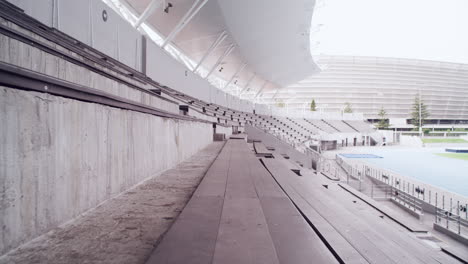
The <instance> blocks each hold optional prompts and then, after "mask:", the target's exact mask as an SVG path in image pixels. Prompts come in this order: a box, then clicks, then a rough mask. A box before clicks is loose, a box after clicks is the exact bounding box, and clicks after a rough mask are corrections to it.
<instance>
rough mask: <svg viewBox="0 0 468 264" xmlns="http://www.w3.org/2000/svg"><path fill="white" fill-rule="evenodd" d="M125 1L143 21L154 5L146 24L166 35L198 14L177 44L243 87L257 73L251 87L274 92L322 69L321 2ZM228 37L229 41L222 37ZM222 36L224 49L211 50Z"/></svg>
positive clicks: (187, 24)
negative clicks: (317, 31) (318, 47)
mask: <svg viewBox="0 0 468 264" xmlns="http://www.w3.org/2000/svg"><path fill="white" fill-rule="evenodd" d="M120 1H121V2H126V3H127V6H129V7H131V8H132V9H133V11H135V13H136V14H137V15H139V16H140V17H141V16H143V14H145V12H146V11H147V10H149V9H151V8H150V7H151V6H154V7H155V8H154V10H152V11H151V12H149V13H148V15H147V17H146V18H145V20H144V21H145V23H147V24H149V25H151V26H152V27H153V28H154V29H156V30H157V31H159V33H161V35H163V36H165V37H167V36H170V35H171V33H172V32H173V31H174V30H175V29H176V28H177V26H178V24H180V22H181V21H183V20H184V18H187V16H186V15H187V14H189V13H190V12H191V11H192V13H194V16H193V17H191V19H190V21H189V22H187V23H186V24H185V25H184V27H183V29H182V30H180V32H178V33H177V34H176V36H175V37H174V38H173V39H172V41H171V43H172V44H173V45H175V46H176V47H178V48H179V49H180V50H181V51H182V52H183V53H184V54H186V55H187V56H188V57H190V58H191V59H192V60H193V61H195V62H200V61H203V62H202V64H201V66H202V67H204V68H205V69H207V70H209V69H212V68H215V69H214V71H213V73H214V74H216V75H217V76H219V77H220V78H222V79H224V80H230V79H231V78H232V76H234V75H235V76H236V80H237V82H236V84H237V85H238V86H240V87H244V86H245V85H246V84H247V82H248V81H249V79H250V78H251V76H252V75H253V74H255V75H256V77H255V79H254V80H253V82H252V83H250V86H252V87H255V90H259V89H261V87H262V86H263V84H264V83H265V81H267V82H268V85H267V87H268V88H267V89H266V90H268V89H277V88H279V87H283V86H286V85H289V84H292V83H295V82H297V81H300V80H302V79H304V78H305V77H307V76H309V75H310V74H312V73H313V72H315V71H317V70H318V67H317V66H316V65H315V63H314V61H313V59H312V56H311V53H310V40H309V39H310V34H309V33H310V25H311V20H312V12H313V8H314V4H315V1H310V0H290V1H282V0H256V1H247V0H236V1H230V0H171V1H163V0H120ZM169 3H170V7H169V8H167V7H168V5H169ZM266 6H268V8H265V7H266ZM194 11H197V12H194ZM285 14H287V15H285ZM239 18H241V19H239ZM223 33H224V34H226V36H225V37H221V36H222V34H223ZM220 38H221V39H222V40H221V42H220V43H219V45H217V46H215V47H214V49H213V50H212V52H210V48H211V47H213V44H214V43H216V41H217V40H218V39H220ZM230 48H231V49H232V50H230V51H229V49H230ZM228 51H229V52H228ZM225 53H227V55H226V56H225V57H224V58H222V57H223V54H225ZM220 58H222V60H221V61H219V59H220ZM218 63H219V64H218ZM244 64H246V66H245V67H244V68H243V70H242V71H240V72H239V69H240V68H241V67H243V66H242V65H244ZM236 73H237V74H236Z"/></svg>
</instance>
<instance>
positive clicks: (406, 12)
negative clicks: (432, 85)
mask: <svg viewBox="0 0 468 264" xmlns="http://www.w3.org/2000/svg"><path fill="white" fill-rule="evenodd" d="M319 24H323V26H321V27H320V30H319V31H318V32H316V33H314V31H316V29H317V25H319ZM317 41H318V42H320V43H319V44H316V43H315V42H317ZM311 45H312V54H320V53H321V54H326V55H357V56H382V57H396V58H411V59H426V60H436V61H449V62H460V63H467V64H468V0H323V1H322V3H318V4H317V6H316V10H315V12H314V17H313V19H312V30H311Z"/></svg>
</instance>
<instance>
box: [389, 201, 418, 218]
mask: <svg viewBox="0 0 468 264" xmlns="http://www.w3.org/2000/svg"><path fill="white" fill-rule="evenodd" d="M390 201H391V202H392V203H393V204H395V205H397V206H398V207H400V208H401V209H403V210H405V212H407V213H409V214H410V215H412V216H414V217H416V218H417V219H418V220H421V218H422V217H423V214H421V213H418V212H416V211H414V210H411V208H409V207H408V206H406V205H404V204H402V203H400V202H398V201H397V200H396V199H395V198H390Z"/></svg>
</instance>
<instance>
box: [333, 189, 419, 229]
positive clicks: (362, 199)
mask: <svg viewBox="0 0 468 264" xmlns="http://www.w3.org/2000/svg"><path fill="white" fill-rule="evenodd" d="M338 186H340V187H341V188H343V189H344V190H345V191H347V192H349V193H350V194H352V195H354V196H355V197H357V198H359V200H361V201H363V202H365V203H366V204H368V205H370V206H371V207H372V208H374V209H375V210H377V211H379V212H381V213H382V214H384V215H385V216H387V217H388V218H390V219H392V220H393V221H394V222H395V223H397V224H399V225H401V226H402V227H404V228H406V229H407V230H408V231H410V232H413V233H427V232H428V230H423V229H420V230H416V229H413V228H412V227H410V226H408V225H406V224H405V223H403V222H402V221H399V220H398V219H396V218H395V217H393V216H391V215H390V214H388V213H387V212H385V211H383V210H382V209H380V208H378V207H377V206H375V205H373V204H372V203H370V202H369V201H367V200H366V199H364V198H362V197H361V196H359V195H358V194H356V193H354V192H353V191H352V190H349V189H348V188H347V187H345V186H343V185H342V184H341V183H338Z"/></svg>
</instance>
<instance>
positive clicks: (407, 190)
mask: <svg viewBox="0 0 468 264" xmlns="http://www.w3.org/2000/svg"><path fill="white" fill-rule="evenodd" d="M336 161H337V164H339V165H340V166H341V167H342V168H343V170H344V171H346V172H347V174H348V175H349V176H348V178H349V177H351V178H356V179H358V180H359V185H360V186H359V187H358V188H357V189H359V190H363V187H362V186H363V185H364V184H363V180H364V179H365V178H370V179H372V180H373V181H374V182H375V181H376V182H377V183H378V184H377V186H380V188H382V187H381V185H382V184H384V185H387V186H388V192H386V194H389V198H393V199H395V200H396V201H397V202H399V203H401V204H403V205H405V206H406V207H408V208H410V209H412V210H414V211H420V212H423V211H428V212H430V213H434V214H435V222H436V223H437V224H439V225H441V226H443V227H444V228H447V229H450V230H452V231H454V232H457V233H458V234H459V235H461V234H465V235H468V210H467V209H468V198H467V197H463V196H462V195H459V194H456V193H452V192H450V191H447V190H444V189H442V188H438V187H435V186H432V185H430V184H426V183H423V182H419V181H417V180H414V179H411V178H409V177H405V176H402V175H400V174H397V173H395V172H393V171H390V170H386V169H382V168H378V167H375V166H372V165H369V164H367V163H364V162H361V161H355V160H349V159H345V158H343V157H341V156H340V155H337V156H336ZM364 176H365V177H364ZM371 188H374V185H373V184H371ZM373 192H374V191H373V189H372V190H371V196H373ZM443 220H445V224H443V222H444V221H443Z"/></svg>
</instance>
